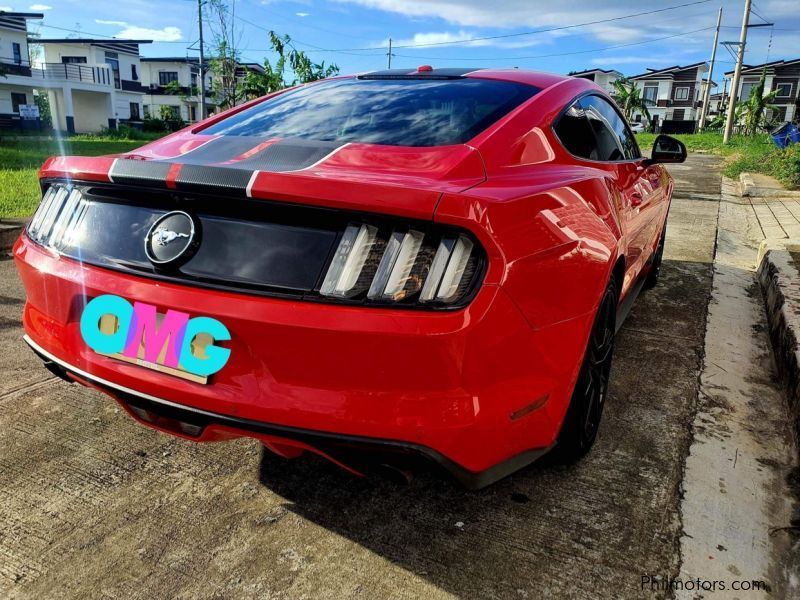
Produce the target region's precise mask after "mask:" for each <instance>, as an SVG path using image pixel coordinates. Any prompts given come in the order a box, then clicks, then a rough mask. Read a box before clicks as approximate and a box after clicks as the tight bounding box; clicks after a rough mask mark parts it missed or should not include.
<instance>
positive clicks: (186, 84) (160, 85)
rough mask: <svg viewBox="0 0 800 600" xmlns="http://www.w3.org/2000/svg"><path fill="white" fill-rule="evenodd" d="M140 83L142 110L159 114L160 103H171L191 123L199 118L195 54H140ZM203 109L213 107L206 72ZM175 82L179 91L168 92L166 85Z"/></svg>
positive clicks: (196, 60) (198, 86)
mask: <svg viewBox="0 0 800 600" xmlns="http://www.w3.org/2000/svg"><path fill="white" fill-rule="evenodd" d="M141 60H142V85H143V86H144V87H145V97H144V114H145V115H150V116H152V117H155V118H160V115H161V107H162V106H171V107H173V109H174V110H175V112H176V113H177V114H179V115H180V117H181V119H182V120H184V121H186V122H188V123H193V122H195V121H198V120H200V118H201V117H200V82H199V78H200V68H199V61H198V59H196V58H181V57H177V58H174V57H173V58H142V59H141ZM204 79H205V85H204V88H205V93H206V111H207V113H208V114H211V113H212V112H213V109H214V107H215V104H214V100H213V97H212V95H211V84H212V75H211V73H210V72H208V68H206V74H205V78H204ZM172 82H177V85H178V86H179V90H178V91H179V93H178V94H175V93H170V92H171V91H173V90H171V89H169V88H168V87H167V86H169V85H170V83H172Z"/></svg>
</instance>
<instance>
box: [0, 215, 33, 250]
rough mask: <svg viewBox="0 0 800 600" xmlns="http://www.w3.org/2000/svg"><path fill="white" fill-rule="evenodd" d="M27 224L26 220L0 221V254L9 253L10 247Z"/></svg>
mask: <svg viewBox="0 0 800 600" xmlns="http://www.w3.org/2000/svg"><path fill="white" fill-rule="evenodd" d="M27 222H28V220H27V219H9V220H7V221H0V253H2V254H5V253H6V252H10V251H11V247H12V246H13V245H14V242H16V241H17V238H18V237H19V234H20V233H22V230H23V228H24V227H25V224H26V223H27Z"/></svg>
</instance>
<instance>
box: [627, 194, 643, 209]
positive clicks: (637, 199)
mask: <svg viewBox="0 0 800 600" xmlns="http://www.w3.org/2000/svg"><path fill="white" fill-rule="evenodd" d="M630 200H631V206H633V207H634V208H635V207H637V206H639V205H640V204H641V203H642V201H643V198H642V194H641V192H631V195H630Z"/></svg>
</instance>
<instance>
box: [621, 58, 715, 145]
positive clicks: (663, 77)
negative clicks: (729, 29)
mask: <svg viewBox="0 0 800 600" xmlns="http://www.w3.org/2000/svg"><path fill="white" fill-rule="evenodd" d="M707 71H708V64H707V63H705V62H699V63H695V64H692V65H686V66H684V67H680V66H674V67H667V68H666V69H648V70H647V72H645V73H641V74H639V75H634V76H633V77H631V78H630V79H631V80H633V82H634V84H635V85H636V87H638V88H640V89H641V90H642V98H644V99H645V100H647V101H649V103H650V107H649V108H648V112H649V113H650V116H651V117H652V119H653V121H654V122H655V123H656V124H659V123H663V122H664V121H681V122H684V123H678V124H674V126H675V128H674V131H676V132H683V133H688V132H690V131H694V127H693V126H692V125H690V123H692V122H694V121H697V119H698V117H699V113H700V110H699V109H700V106H701V101H702V98H701V93H702V91H703V79H704V78H705V74H706V72H707ZM714 86H715V84H714V83H713V82H712V84H711V87H712V88H713V87H714ZM634 118H635V119H637V120H639V119H640V118H641V113H638V114H635V115H634Z"/></svg>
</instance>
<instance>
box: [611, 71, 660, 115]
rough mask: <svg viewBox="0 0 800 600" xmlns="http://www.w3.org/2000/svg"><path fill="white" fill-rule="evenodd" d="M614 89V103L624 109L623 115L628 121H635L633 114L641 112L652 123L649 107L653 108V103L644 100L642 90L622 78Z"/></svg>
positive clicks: (615, 83)
mask: <svg viewBox="0 0 800 600" xmlns="http://www.w3.org/2000/svg"><path fill="white" fill-rule="evenodd" d="M614 89H615V93H614V94H613V97H614V101H615V102H616V103H617V106H619V107H620V108H621V109H622V113H623V114H624V115H625V118H626V119H628V121H630V120H631V119H633V113H635V112H636V111H639V112H641V113H642V114H643V115H644V116H645V118H646V119H647V121H648V122H650V118H651V117H650V111H649V110H648V109H647V107H648V106H652V105H653V102H652V101H651V100H645V99H644V98H642V90H641V88H638V87H636V84H635V83H634V82H633V81H631V80H630V79H628V78H626V77H621V78H619V79H617V80H616V81H615V82H614Z"/></svg>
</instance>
